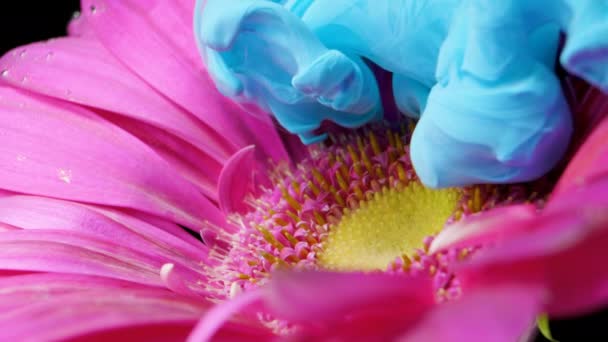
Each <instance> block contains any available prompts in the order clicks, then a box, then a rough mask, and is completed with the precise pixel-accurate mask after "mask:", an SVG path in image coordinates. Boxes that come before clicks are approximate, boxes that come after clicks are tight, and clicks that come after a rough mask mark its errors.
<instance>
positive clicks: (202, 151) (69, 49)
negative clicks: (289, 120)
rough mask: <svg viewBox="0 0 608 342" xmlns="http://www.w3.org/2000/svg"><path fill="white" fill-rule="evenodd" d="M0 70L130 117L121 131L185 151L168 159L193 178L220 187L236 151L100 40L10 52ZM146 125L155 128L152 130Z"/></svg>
mask: <svg viewBox="0 0 608 342" xmlns="http://www.w3.org/2000/svg"><path fill="white" fill-rule="evenodd" d="M0 69H2V70H8V71H7V73H6V76H5V77H4V80H5V81H6V82H8V83H10V84H12V85H14V86H16V87H22V88H25V89H28V90H33V91H36V92H40V93H42V94H45V95H49V96H53V97H57V98H61V99H66V100H68V101H71V102H75V103H79V104H83V105H86V106H90V107H95V108H98V109H102V110H105V111H111V112H115V113H118V114H120V115H123V116H127V117H129V118H130V119H132V120H130V121H129V120H126V118H125V119H123V121H125V120H126V123H125V124H124V125H121V127H123V128H126V127H128V126H134V128H133V129H129V130H130V131H131V132H133V133H134V134H135V135H137V136H138V137H140V138H142V140H144V141H145V142H146V143H148V144H149V145H150V146H152V147H153V148H154V149H156V150H157V151H159V152H160V153H161V154H162V152H164V150H167V149H170V148H172V147H173V148H174V149H177V148H179V150H180V152H181V153H174V154H171V153H167V154H166V155H168V156H173V159H174V160H171V161H172V162H176V165H178V166H181V169H183V170H180V171H182V172H184V173H186V174H187V175H188V176H190V177H189V179H191V180H194V181H199V179H202V180H200V182H202V183H211V184H215V182H216V181H217V177H218V175H219V171H220V168H221V163H223V162H224V161H225V160H226V159H227V158H228V157H229V156H230V154H231V153H232V152H233V149H232V148H231V147H229V146H228V145H226V144H225V142H222V141H223V138H221V137H220V136H219V135H218V134H217V133H216V132H214V131H211V130H210V129H209V127H207V126H206V125H204V124H202V123H201V122H200V120H198V119H197V118H195V117H193V116H192V115H190V114H188V113H187V112H185V111H183V110H182V109H180V108H178V107H177V106H175V105H174V104H173V103H171V102H170V101H168V100H166V99H165V98H164V97H163V96H162V95H161V94H159V93H157V92H156V91H155V90H154V89H152V88H151V87H150V86H148V85H147V84H146V83H145V82H143V81H142V80H140V79H139V78H137V76H135V75H134V74H133V73H131V72H130V71H129V70H128V69H127V68H125V67H124V66H122V65H121V64H119V62H118V61H117V60H116V59H115V58H114V57H113V56H112V55H111V54H110V53H109V52H108V51H107V50H106V49H105V48H104V47H103V46H102V45H101V44H100V43H99V42H97V41H94V40H91V39H80V38H61V39H55V40H52V41H50V42H46V43H35V44H30V45H28V46H24V47H20V48H17V49H16V50H14V51H13V53H8V54H6V55H5V56H4V57H3V58H2V59H0ZM58 78H60V79H61V82H57V79H58ZM142 122H143V123H146V124H147V125H149V126H151V128H150V129H147V131H149V132H146V130H144V129H142V128H141V126H142V125H143V124H142ZM119 123H122V122H119ZM138 123H139V125H138ZM125 126H126V127H125ZM144 127H145V126H144ZM152 127H154V128H156V132H155V131H153V130H152ZM127 129H128V128H127ZM159 136H160V138H159ZM161 138H162V139H161ZM150 139H152V141H150ZM191 145H192V146H191ZM193 146H194V147H196V148H197V149H195V148H193ZM169 152H174V151H169ZM184 153H185V156H183V154H184ZM163 156H165V155H163ZM181 159H185V160H186V162H182V161H181ZM207 187H209V186H207ZM203 188H205V187H203ZM215 190H216V189H215V187H213V188H212V193H213V194H215Z"/></svg>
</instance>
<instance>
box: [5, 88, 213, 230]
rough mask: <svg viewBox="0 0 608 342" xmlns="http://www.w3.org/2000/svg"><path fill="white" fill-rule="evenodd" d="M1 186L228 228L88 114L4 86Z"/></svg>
mask: <svg viewBox="0 0 608 342" xmlns="http://www.w3.org/2000/svg"><path fill="white" fill-rule="evenodd" d="M0 112H2V115H0V132H1V133H2V134H0V151H1V152H2V153H0V179H1V183H0V187H1V188H3V189H5V190H9V191H15V192H22V193H28V194H36V195H44V196H50V197H57V198H63V199H70V200H76V201H83V202H89V203H97V204H102V205H110V206H119V207H125V208H132V209H137V210H140V211H142V212H146V213H149V214H152V215H157V216H160V217H164V218H166V219H169V220H175V221H177V222H179V223H181V224H184V225H187V226H191V227H197V226H201V225H202V224H203V223H204V222H205V221H206V220H208V221H211V222H213V223H215V224H218V225H220V224H222V223H223V222H224V219H223V216H222V215H221V213H220V211H219V210H218V209H217V207H215V206H214V205H213V204H212V203H210V202H209V200H207V199H206V198H205V197H204V196H203V195H202V194H200V193H199V192H198V191H197V189H196V187H194V186H193V185H192V184H191V183H189V182H187V181H186V180H184V179H183V178H181V177H179V176H178V175H176V172H175V171H174V170H173V169H171V167H170V166H169V165H168V164H167V163H166V162H165V161H163V160H162V159H160V158H159V157H158V156H157V155H156V154H155V153H154V152H153V151H152V150H150V149H149V148H148V147H147V146H146V145H144V144H142V143H141V142H140V141H139V140H137V139H135V138H134V137H132V136H131V135H129V134H127V133H125V132H124V131H122V130H121V129H119V128H117V127H115V126H113V125H111V124H109V123H108V122H107V121H104V120H102V119H100V118H99V117H97V116H95V115H94V114H92V113H90V112H88V111H86V110H85V109H83V108H79V107H76V106H72V105H69V104H66V103H60V102H57V101H54V100H52V99H40V98H38V97H34V96H33V95H30V96H26V95H24V94H23V93H21V92H19V91H15V90H13V89H9V88H0Z"/></svg>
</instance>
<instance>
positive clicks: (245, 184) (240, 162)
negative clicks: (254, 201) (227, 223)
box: [218, 146, 255, 214]
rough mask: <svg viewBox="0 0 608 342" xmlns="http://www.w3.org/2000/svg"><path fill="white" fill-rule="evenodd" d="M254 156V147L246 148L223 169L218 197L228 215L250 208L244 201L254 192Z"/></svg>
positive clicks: (231, 158)
mask: <svg viewBox="0 0 608 342" xmlns="http://www.w3.org/2000/svg"><path fill="white" fill-rule="evenodd" d="M254 155H255V148H254V146H248V147H245V148H243V149H241V150H240V151H238V152H237V153H235V154H234V155H233V156H232V157H230V159H228V161H227V162H226V164H225V165H224V168H223V169H222V173H221V174H220V179H219V183H218V197H219V204H220V208H221V209H222V211H223V212H224V213H226V214H228V213H232V212H244V211H245V210H247V209H248V208H249V207H248V206H247V204H246V203H245V202H244V200H245V197H246V196H247V194H248V193H251V191H252V190H253V172H254V167H255V159H254Z"/></svg>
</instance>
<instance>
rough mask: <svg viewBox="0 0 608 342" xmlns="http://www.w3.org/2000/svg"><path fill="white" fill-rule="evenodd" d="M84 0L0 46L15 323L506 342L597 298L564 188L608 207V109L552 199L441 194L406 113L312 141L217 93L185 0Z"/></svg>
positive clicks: (3, 227) (3, 270)
mask: <svg viewBox="0 0 608 342" xmlns="http://www.w3.org/2000/svg"><path fill="white" fill-rule="evenodd" d="M82 8H83V12H82V14H81V16H79V17H77V18H76V19H75V20H74V21H73V22H72V23H71V25H70V35H69V36H68V37H64V38H59V39H56V40H51V41H48V42H44V43H36V44H31V45H28V46H25V47H20V48H17V49H16V50H14V51H13V52H10V53H8V54H7V55H5V56H4V57H2V58H1V59H0V70H3V71H2V72H1V74H2V78H1V79H2V84H1V85H0V112H2V114H3V115H0V145H1V146H2V151H3V153H0V189H2V192H1V193H0V250H2V253H0V296H2V300H1V301H0V303H1V304H0V306H1V307H2V315H1V316H0V326H1V327H2V329H0V336H1V339H22V338H26V339H31V340H48V339H67V338H76V337H89V338H91V337H101V338H112V337H113V336H118V335H120V336H123V337H124V336H129V337H133V338H140V339H146V340H148V339H154V338H158V339H172V338H176V339H183V338H185V337H186V336H188V335H189V336H190V338H191V339H192V340H197V339H202V338H210V337H214V336H215V337H218V338H232V339H237V340H238V339H246V338H249V339H253V338H256V339H272V338H273V337H274V336H276V335H275V334H282V335H283V336H290V334H292V335H291V336H295V337H298V336H302V337H338V338H340V337H341V338H348V337H351V338H361V337H370V336H375V337H386V338H389V337H390V338H394V337H402V338H404V339H410V340H429V339H431V340H432V339H441V338H445V336H443V337H442V336H441V334H450V336H451V337H452V336H457V337H458V338H459V339H463V340H464V339H468V340H478V339H480V338H485V340H487V339H493V340H497V339H498V338H501V337H502V338H505V339H506V340H508V339H510V338H512V337H513V336H514V335H517V334H521V333H522V332H523V331H524V330H525V329H526V328H528V326H529V324H530V323H531V322H532V321H533V319H534V317H535V316H536V315H537V314H538V313H540V312H543V311H546V312H549V313H550V314H572V313H577V312H580V311H581V310H586V309H589V308H594V307H597V305H599V304H601V303H603V302H604V300H605V295H604V293H603V292H602V291H600V290H601V289H603V282H604V279H605V275H604V274H603V272H602V271H601V270H596V272H587V271H588V270H587V269H586V268H580V267H579V268H576V267H575V266H577V265H578V263H579V262H582V260H585V259H586V258H600V257H601V254H600V249H599V248H600V245H601V244H600V243H601V242H602V241H603V238H604V235H605V233H604V232H603V229H602V228H603V227H604V221H603V218H602V217H598V216H597V215H586V214H593V212H586V211H585V213H584V214H582V211H581V210H582V209H581V206H580V203H572V202H571V201H574V200H578V199H579V198H580V197H577V196H584V198H586V199H587V200H588V202H587V203H592V204H593V205H595V206H597V207H598V208H604V207H605V204H606V203H604V201H603V196H602V195H601V193H600V192H598V190H596V189H602V188H603V185H602V184H603V183H602V182H603V177H602V172H603V168H602V167H601V166H602V165H603V164H602V160H603V159H602V158H603V157H604V153H603V149H602V145H601V143H598V141H601V137H602V134H603V132H604V131H605V129H604V127H605V125H603V126H600V128H598V130H596V131H595V133H594V135H593V136H592V138H590V139H589V140H588V141H587V143H586V144H585V146H586V147H584V148H582V149H581V150H580V152H579V154H578V155H577V157H576V158H574V159H573V161H572V162H571V163H570V166H569V167H568V170H567V171H566V172H565V174H564V176H563V177H562V181H561V183H560V184H559V185H558V186H557V190H556V192H554V195H552V196H553V198H551V199H550V201H549V204H547V206H546V209H542V211H540V213H538V212H537V211H538V209H539V208H541V207H543V206H544V195H546V194H547V193H548V191H547V190H546V189H545V186H544V184H534V185H530V184H527V185H513V186H504V187H491V186H485V185H480V186H473V187H470V188H465V189H446V190H429V189H426V188H424V187H422V185H420V182H419V180H418V179H417V176H416V174H415V173H414V172H413V169H412V166H411V162H410V159H409V148H408V142H409V138H410V135H411V128H410V127H408V125H407V122H405V121H404V122H401V123H405V125H399V123H398V124H396V125H395V124H394V123H386V124H377V125H375V126H369V127H366V128H364V129H362V130H360V131H348V132H346V133H336V134H333V135H332V138H333V140H330V142H329V143H327V144H325V145H322V146H315V147H312V148H310V149H306V148H304V147H302V145H300V144H299V142H298V141H294V140H293V138H292V137H290V136H289V135H286V134H285V133H284V132H282V131H281V130H277V129H276V126H275V125H274V123H273V122H272V120H270V118H269V117H267V116H265V115H264V114H262V113H256V114H257V115H251V114H250V113H246V112H244V111H243V110H242V109H240V108H238V107H236V106H234V105H233V104H232V103H230V102H229V101H228V100H226V99H224V98H223V97H221V96H220V95H219V93H218V92H217V91H216V90H215V88H214V86H213V84H212V82H211V81H210V79H209V78H208V77H207V75H206V73H205V69H204V66H203V65H202V63H201V61H200V59H199V57H198V52H197V49H196V46H195V43H194V37H193V36H192V35H193V34H192V33H191V32H192V30H191V27H190V18H191V16H192V14H193V9H194V4H193V3H192V2H191V1H156V2H153V3H151V2H149V1H143V0H142V1H138V0H130V1H109V0H107V1H101V0H99V1H92V0H90V1H89V0H85V1H83V5H82ZM598 136H599V138H598ZM252 146H254V147H252ZM589 146H591V147H589ZM581 179H582V182H579V180H581ZM596 181H597V182H596ZM573 184H575V185H576V184H579V185H580V184H582V186H580V187H577V186H574V185H573ZM549 185H551V184H549ZM580 189H582V190H580ZM535 191H536V193H535ZM574 191H580V192H576V193H579V194H581V195H577V196H571V194H573V193H575V192H574ZM523 202H530V204H521V203H523ZM581 203H582V202H581ZM515 204H519V205H515ZM478 212H483V213H482V214H476V213H478ZM562 218H565V219H567V221H560V220H561V219H562ZM503 221H504V224H503ZM454 222H457V223H454ZM564 222H565V223H564ZM446 223H448V224H450V223H454V225H451V226H450V228H447V229H446V230H445V231H443V232H441V233H440V234H439V235H438V236H437V237H435V235H436V233H437V232H439V231H442V228H443V226H444V225H445V224H446ZM507 223H508V225H507ZM555 227H557V228H555ZM572 227H575V228H578V229H570V228H572ZM553 229H556V230H553ZM192 231H194V232H196V233H199V232H200V236H199V237H200V239H197V238H195V237H193V236H192V235H191V234H189V233H188V232H192ZM555 233H557V234H555ZM194 235H197V234H194ZM536 238H543V240H540V241H541V242H542V243H540V242H538V241H539V240H537V239H536ZM596 239H597V240H596ZM538 256H541V257H540V258H536V257H538ZM535 258H536V259H540V261H538V262H536V261H534V260H536V259H535ZM566 262H572V264H567V265H568V266H571V267H561V266H560V265H561V264H562V263H566ZM362 271H365V272H362ZM535 274H536V275H538V274H541V275H542V276H540V277H539V276H535ZM572 275H576V277H571V276H572ZM568 277H570V278H568ZM562 279H572V280H571V281H570V282H567V283H566V284H561V285H560V283H559V281H560V280H562ZM558 285H559V286H558ZM581 288H584V289H585V290H587V289H591V290H594V291H590V295H589V296H587V297H581V296H572V294H571V293H570V292H569V291H572V290H573V289H581ZM598 289H599V290H598ZM595 290H597V291H595ZM558 297H559V299H562V300H564V302H563V303H560V302H558V301H557V300H555V298H558ZM576 297H579V298H576ZM514 303H515V304H516V308H517V311H515V310H513V308H514V305H513V304H514ZM294 308H296V309H297V310H294ZM201 317H203V320H202V321H201V322H200V324H199V325H198V326H197V327H196V329H195V330H194V331H192V329H193V328H194V327H195V325H196V322H197V321H198V320H199V319H200V318H201ZM438 324H440V325H441V326H442V327H445V329H441V330H438V329H436V326H437V325H438ZM438 334H439V335H438Z"/></svg>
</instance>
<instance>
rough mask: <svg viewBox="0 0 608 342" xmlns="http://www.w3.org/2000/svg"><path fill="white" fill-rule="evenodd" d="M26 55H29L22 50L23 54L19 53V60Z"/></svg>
mask: <svg viewBox="0 0 608 342" xmlns="http://www.w3.org/2000/svg"><path fill="white" fill-rule="evenodd" d="M25 55H27V51H26V50H21V52H19V58H24V57H25Z"/></svg>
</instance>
